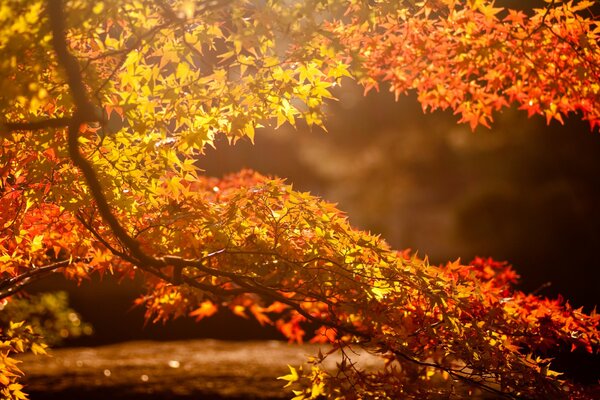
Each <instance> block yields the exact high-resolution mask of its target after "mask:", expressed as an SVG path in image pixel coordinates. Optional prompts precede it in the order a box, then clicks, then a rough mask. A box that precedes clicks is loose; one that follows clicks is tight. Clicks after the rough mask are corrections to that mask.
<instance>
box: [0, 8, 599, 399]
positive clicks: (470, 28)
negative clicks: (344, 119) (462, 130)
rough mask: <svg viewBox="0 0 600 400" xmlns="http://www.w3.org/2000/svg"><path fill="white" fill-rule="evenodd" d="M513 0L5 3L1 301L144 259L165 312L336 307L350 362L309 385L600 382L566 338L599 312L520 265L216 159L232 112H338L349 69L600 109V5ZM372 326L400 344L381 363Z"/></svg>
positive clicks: (304, 318)
mask: <svg viewBox="0 0 600 400" xmlns="http://www.w3.org/2000/svg"><path fill="white" fill-rule="evenodd" d="M491 4H492V3H488V2H482V1H474V2H473V1H466V2H465V1H439V2H435V4H433V2H424V3H418V2H417V3H415V2H404V1H389V2H377V1H376V2H366V1H365V2H363V1H348V0H329V1H320V0H314V1H307V2H295V1H278V0H270V1H267V2H263V1H252V0H240V1H225V0H220V1H219V0H217V1H188V0H180V1H167V0H162V1H161V0H158V1H157V0H152V1H150V0H128V1H117V0H105V1H102V2H96V3H93V4H91V3H89V2H86V1H79V0H73V1H70V2H67V3H64V4H63V1H60V0H48V1H25V0H11V1H8V2H4V3H3V4H2V5H1V6H0V50H2V52H3V53H6V54H7V56H6V57H4V58H3V59H2V60H0V85H1V86H2V87H3V88H4V87H7V88H9V89H7V90H6V91H3V92H2V93H1V94H0V110H1V111H2V115H1V116H0V118H1V119H0V209H1V210H2V213H0V277H1V279H2V281H1V283H0V299H8V300H10V301H14V297H13V296H14V294H15V293H16V292H18V291H20V290H21V289H23V288H25V287H26V286H27V285H28V284H29V283H31V282H32V281H35V280H36V279H40V278H42V277H44V276H46V275H47V274H48V273H53V272H60V273H63V274H64V275H65V276H67V277H68V278H70V279H74V280H80V279H85V278H87V277H88V276H89V274H91V273H99V274H103V273H113V274H116V275H119V276H121V277H133V276H137V275H139V276H141V277H142V278H143V279H144V280H145V282H146V283H147V288H148V292H147V294H146V295H144V296H142V297H140V299H139V300H138V301H137V303H138V304H143V305H145V306H146V307H147V317H148V319H150V320H152V321H155V322H157V321H164V320H166V319H169V318H176V317H178V316H184V315H189V316H192V317H195V318H196V319H198V320H200V319H202V318H205V317H208V316H210V315H212V314H214V313H215V312H216V311H217V310H218V309H219V308H221V307H228V308H230V309H231V310H232V311H233V312H234V313H236V314H238V315H243V316H249V315H251V316H254V317H255V318H256V319H257V320H258V321H259V322H261V323H263V324H273V325H275V326H276V327H277V328H278V329H279V330H280V331H281V332H282V333H283V334H284V335H285V336H286V337H287V338H288V339H289V340H291V341H298V342H299V341H302V340H303V338H304V336H305V334H306V333H305V330H306V324H305V323H310V324H313V325H315V324H316V325H317V326H319V328H318V330H317V334H316V336H315V337H314V338H313V340H314V341H323V342H325V341H327V342H332V343H333V344H334V352H336V353H338V354H341V357H342V362H341V363H340V364H339V366H338V370H337V371H335V372H331V371H327V370H326V369H324V368H323V367H322V365H321V362H322V361H323V359H324V356H322V355H321V356H319V357H316V358H315V359H314V360H313V368H312V369H311V371H308V372H304V373H302V374H300V373H298V371H297V370H293V371H292V372H293V373H292V374H291V375H290V376H288V378H287V380H288V381H290V382H291V383H294V384H304V386H305V388H304V389H303V388H298V389H297V397H298V398H299V399H301V398H316V397H318V396H325V397H328V398H376V397H379V398H399V397H402V398H404V397H408V398H411V397H412V398H427V397H435V396H438V395H440V394H446V395H448V396H450V395H453V394H460V393H462V391H463V390H473V389H477V390H484V391H488V392H492V393H494V394H499V395H504V396H506V397H513V398H514V397H522V396H527V397H538V398H539V397H542V398H548V397H552V396H557V397H559V396H569V397H572V398H586V396H587V397H590V396H589V395H587V394H586V393H585V391H584V389H582V388H580V387H578V386H577V385H574V384H572V383H569V382H566V381H564V380H562V379H560V377H559V376H557V374H556V373H555V372H553V371H552V370H550V369H549V359H548V357H549V356H548V354H550V353H549V352H551V351H552V350H554V349H556V348H557V347H558V346H564V345H567V346H569V347H571V348H574V349H577V348H581V349H583V350H585V351H588V352H597V351H598V346H599V337H598V323H599V317H598V315H597V314H595V313H593V314H592V315H586V314H584V313H582V312H581V310H574V309H572V308H571V307H570V306H569V305H568V304H562V303H561V302H558V301H549V300H546V299H543V298H540V297H536V296H532V295H525V294H523V293H521V292H518V291H515V290H514V289H513V288H512V287H511V285H512V284H513V283H514V281H515V279H516V275H515V274H514V272H513V271H512V269H510V267H508V266H507V265H504V264H498V263H495V262H493V261H491V260H480V259H478V260H476V261H475V262H474V263H472V264H470V265H461V264H459V263H451V264H448V265H446V266H442V267H437V266H431V265H429V263H428V262H427V260H426V259H420V258H418V257H416V256H411V255H410V254H408V253H405V252H397V251H394V250H392V249H390V248H389V247H388V245H387V244H386V243H385V242H384V241H383V240H382V239H380V238H379V237H377V236H374V235H371V234H369V233H366V232H361V231H358V230H355V229H353V228H352V227H351V226H350V225H349V223H348V221H347V219H346V218H345V216H344V215H343V214H342V213H341V212H339V211H338V210H337V209H336V208H335V207H334V206H333V205H332V204H329V203H327V202H324V201H322V200H320V199H317V198H315V197H313V196H311V195H310V194H307V193H300V192H297V191H295V190H293V189H292V187H291V186H289V185H286V184H285V183H284V182H283V181H281V180H277V179H269V178H265V177H263V176H260V175H258V174H255V173H253V172H251V171H242V172H241V173H239V174H235V175H231V176H229V177H226V178H223V179H211V178H207V177H204V176H202V175H201V174H200V173H199V171H200V170H199V168H198V166H199V165H200V163H201V158H199V156H200V155H201V154H202V152H203V150H204V148H205V146H207V145H212V144H213V142H214V139H215V136H216V135H218V134H223V135H225V136H226V137H227V138H229V140H230V141H232V142H235V141H236V140H239V139H240V138H243V137H246V138H249V139H250V140H252V139H253V137H254V129H255V128H256V127H260V126H261V125H274V126H279V125H281V124H283V123H286V122H287V123H290V124H294V123H295V121H296V119H298V118H303V119H304V120H305V121H306V122H307V123H308V124H309V125H317V126H322V124H323V113H324V108H323V102H324V100H325V99H327V98H330V97H332V95H331V92H330V88H331V87H332V86H334V85H336V84H339V83H340V79H341V78H342V77H344V76H349V75H350V73H351V71H352V73H354V74H355V75H356V77H357V78H358V79H359V80H362V81H363V83H364V84H365V85H366V88H367V89H368V88H369V87H370V86H373V85H375V82H378V81H379V82H386V81H387V82H390V83H391V84H392V90H393V91H396V93H401V92H403V91H405V90H409V89H417V91H418V92H419V94H420V96H419V98H420V101H421V102H422V103H423V105H424V106H425V107H429V108H436V107H441V108H445V107H451V108H452V109H454V110H455V111H457V112H459V113H461V114H462V117H463V120H465V121H469V122H470V123H471V124H472V126H476V125H477V124H479V123H482V124H487V123H488V122H489V121H490V120H491V112H492V110H494V109H497V108H499V107H500V106H504V105H507V104H508V103H510V102H514V101H516V102H518V103H519V104H522V105H529V107H530V110H532V108H531V107H532V104H530V103H531V102H532V101H533V102H534V104H535V102H537V103H539V104H540V107H541V108H540V109H539V110H537V109H533V110H534V113H535V112H538V111H540V112H547V111H548V110H551V111H552V109H553V107H554V108H556V107H557V108H556V109H555V110H554V111H553V114H552V115H551V117H553V118H558V119H560V115H564V114H566V113H568V112H570V111H574V110H578V111H581V112H582V113H583V117H584V118H586V119H588V120H589V121H590V122H591V124H592V126H597V125H598V119H597V115H598V107H599V105H598V74H597V69H596V64H595V63H596V62H597V61H598V46H597V34H598V28H597V24H596V22H595V21H594V20H593V18H584V17H583V16H581V14H582V12H584V11H585V10H587V9H588V8H589V6H591V5H593V4H595V3H593V4H586V3H585V2H583V1H581V2H576V3H563V2H558V1H556V2H553V3H552V4H550V5H549V6H548V7H547V8H545V9H544V11H543V12H542V11H536V12H535V15H537V17H535V15H534V16H532V17H526V16H524V14H522V13H519V12H516V11H515V12H512V11H511V12H509V15H508V19H507V18H504V19H503V20H502V21H501V20H499V19H498V18H497V17H496V14H498V13H497V12H496V10H495V9H494V8H493V7H492V5H491ZM536 18H537V19H536ZM536 22H537V23H536ZM578 32H579V36H577V35H578ZM453 33H454V35H453ZM574 37H578V38H579V40H580V43H579V44H578V45H577V46H578V47H577V46H575V44H574V43H573V40H574ZM538 40H540V41H542V43H544V46H545V47H544V48H543V49H542V50H541V51H538V49H537V47H535V46H533V44H534V43H536V41H538ZM569 49H570V50H569ZM434 50H435V51H434ZM438 51H439V52H438ZM436 52H437V53H436ZM436 54H442V57H440V58H437V56H436ZM559 61H560V62H559ZM551 65H552V66H551ZM507 68H508V69H507ZM550 69H551V71H550ZM580 78H581V79H580ZM583 78H585V79H583ZM582 79H583V80H582ZM558 100H560V101H558ZM553 105H555V106H553ZM21 328H22V329H21ZM30 330H31V329H30V328H25V325H19V324H14V323H9V328H8V330H5V331H3V333H2V334H3V335H5V336H6V337H7V340H8V343H9V344H7V346H8V347H6V351H3V353H2V354H3V355H4V354H5V355H6V356H5V358H4V360H5V362H4V366H2V367H1V368H0V371H2V373H3V374H4V375H3V376H6V379H5V380H3V381H2V382H0V384H1V385H3V386H2V388H3V390H4V389H5V388H6V389H5V393H4V395H5V397H7V398H19V396H22V395H21V394H20V388H19V387H17V386H10V385H15V384H17V383H15V380H16V379H17V378H18V376H19V371H18V370H16V369H14V368H16V367H14V363H13V361H11V360H12V358H9V356H10V354H12V353H14V352H16V351H23V350H24V349H25V348H26V347H27V346H33V344H30V343H34V342H33V339H28V338H33V336H31V331H30ZM28 335H29V336H28ZM12 340H16V341H19V340H21V341H24V342H22V344H21V345H17V344H15V345H14V346H13V345H11V344H10V343H12V342H11V341H12ZM36 340H37V339H36ZM15 343H16V342H15ZM19 343H21V342H19ZM35 343H37V342H35ZM354 347H360V348H362V349H365V350H367V351H371V352H373V353H374V354H377V355H379V356H381V357H382V358H383V359H385V360H386V364H385V366H384V367H382V368H381V369H380V370H377V371H365V370H361V369H360V368H359V367H358V366H356V365H355V364H354V363H353V362H352V361H351V359H350V358H349V357H348V356H347V354H348V352H349V351H351V350H352V349H353V348H354ZM38 350H39V349H38ZM38 350H36V351H38ZM17 385H18V384H17ZM11 387H12V388H13V389H10V388H11Z"/></svg>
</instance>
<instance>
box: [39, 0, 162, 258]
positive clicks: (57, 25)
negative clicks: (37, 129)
mask: <svg viewBox="0 0 600 400" xmlns="http://www.w3.org/2000/svg"><path fill="white" fill-rule="evenodd" d="M63 7H64V4H63V0H48V7H47V11H48V15H49V19H50V27H51V30H52V46H53V48H54V51H55V52H56V56H57V58H58V61H59V64H60V65H61V66H62V67H63V68H64V70H65V72H66V74H67V83H68V85H69V90H70V92H71V95H72V96H73V101H74V103H75V113H74V115H73V117H72V118H71V120H70V122H69V124H68V148H69V156H70V158H71V160H72V161H73V164H74V165H75V166H76V167H78V168H79V169H80V170H81V172H82V173H83V176H84V178H85V180H86V183H87V185H88V187H89V189H90V192H91V194H92V198H93V199H94V200H95V201H96V204H97V206H98V211H99V212H100V215H101V216H102V218H103V219H104V221H105V222H106V223H107V224H108V226H109V227H110V228H111V230H112V232H113V234H114V235H115V236H116V237H117V238H118V239H119V240H120V241H121V242H122V243H123V244H124V245H125V247H127V248H128V249H129V250H130V251H131V254H132V255H133V256H134V257H135V258H136V259H138V260H139V261H140V262H142V263H144V264H149V265H157V264H159V261H158V260H157V259H155V258H153V257H150V256H148V255H147V254H145V253H144V252H143V251H141V249H140V244H139V243H138V242H137V241H136V240H135V239H134V238H132V237H131V236H130V235H129V234H128V233H127V232H126V231H125V228H123V226H122V225H121V223H120V222H119V221H118V220H117V218H116V217H115V215H114V214H113V213H112V211H111V209H110V206H109V204H108V201H107V200H106V196H105V195H104V192H103V189H102V185H101V184H100V181H99V179H98V176H97V174H96V171H95V170H94V168H93V167H92V164H91V163H90V162H89V161H88V160H87V159H86V158H85V157H84V156H83V155H82V154H81V152H80V150H79V129H80V126H81V124H82V123H84V122H86V121H89V120H94V119H95V120H97V121H100V118H99V117H98V116H96V115H95V112H94V106H93V104H92V103H91V102H90V100H89V98H88V93H87V89H86V87H85V85H84V83H83V77H82V75H81V70H80V68H79V63H78V62H77V59H76V58H75V57H74V56H73V55H72V54H71V53H70V51H69V48H68V45H67V39H66V35H65V31H66V26H65V20H66V18H65V13H64V8H63Z"/></svg>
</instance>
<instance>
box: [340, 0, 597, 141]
mask: <svg viewBox="0 0 600 400" xmlns="http://www.w3.org/2000/svg"><path fill="white" fill-rule="evenodd" d="M546 3H547V6H546V7H541V8H535V9H533V10H532V11H531V12H530V15H528V14H526V13H525V12H524V11H521V10H512V9H504V8H500V7H495V5H494V1H493V0H492V1H489V0H470V1H456V0H439V1H425V2H416V3H413V2H405V3H403V4H402V5H401V6H400V7H398V8H395V7H394V5H391V4H390V3H387V2H386V4H385V6H384V7H382V8H381V9H378V10H377V9H376V10H374V11H372V13H371V14H370V20H369V21H368V23H362V24H357V23H356V22H357V21H356V19H352V20H351V21H350V22H348V23H344V22H338V23H337V24H335V25H334V31H335V32H338V33H339V34H340V35H341V36H342V37H343V38H344V39H343V41H344V43H346V44H347V46H348V48H349V50H350V51H351V52H350V53H349V55H350V56H352V57H354V58H356V59H357V60H358V61H359V62H360V63H362V64H363V66H364V68H365V70H366V71H365V72H364V73H365V75H364V76H363V78H362V79H363V82H364V84H365V89H366V90H367V91H368V90H370V89H372V88H378V87H379V84H380V82H389V84H390V90H391V91H392V92H394V93H395V94H396V96H399V95H401V94H403V93H406V92H407V91H408V90H416V91H417V93H418V96H419V101H420V102H421V104H422V106H423V109H424V110H428V109H429V110H436V109H448V108H449V109H451V110H454V112H455V114H458V115H460V122H466V123H469V124H470V125H471V128H472V129H475V127H477V126H478V125H484V126H487V127H489V124H490V123H491V122H492V121H493V112H494V111H497V110H500V109H502V108H504V107H507V106H510V105H513V104H515V103H516V104H517V105H518V107H519V108H520V109H523V110H526V111H527V113H528V115H530V116H531V115H536V114H539V115H543V116H545V118H546V120H547V122H548V123H550V121H552V120H557V121H559V122H560V123H563V117H564V116H566V115H568V114H569V113H572V112H576V113H580V114H581V115H582V117H583V119H585V120H588V121H589V123H590V126H591V127H592V129H594V128H597V127H600V109H599V108H598V102H597V99H598V96H599V95H600V85H599V84H598V80H599V77H600V63H599V61H598V60H600V46H599V44H598V43H599V39H600V26H599V25H598V20H597V18H596V15H595V14H594V12H597V8H596V11H594V7H597V3H596V2H595V1H588V0H570V1H562V0H546ZM351 10H353V11H354V12H358V11H359V10H360V5H356V6H354V7H353V8H351ZM357 18H359V17H357Z"/></svg>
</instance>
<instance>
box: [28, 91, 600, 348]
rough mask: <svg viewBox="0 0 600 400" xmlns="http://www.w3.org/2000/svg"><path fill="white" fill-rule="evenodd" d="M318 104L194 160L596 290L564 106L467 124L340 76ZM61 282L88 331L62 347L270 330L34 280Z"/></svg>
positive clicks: (597, 138)
mask: <svg viewBox="0 0 600 400" xmlns="http://www.w3.org/2000/svg"><path fill="white" fill-rule="evenodd" d="M337 95H338V96H339V98H340V100H339V101H338V102H331V103H330V104H329V105H328V107H329V115H330V118H329V120H328V121H327V123H326V125H327V129H328V132H327V133H325V132H323V131H321V130H320V129H313V130H309V129H308V128H306V127H304V126H302V125H299V126H298V128H297V129H294V128H291V127H282V128H280V129H279V130H277V131H272V130H269V129H263V130H262V131H260V132H258V133H257V136H256V143H255V145H252V144H250V143H249V142H244V141H241V142H239V143H238V144H236V145H235V146H230V145H228V143H227V141H226V140H225V139H224V138H221V139H220V140H218V141H217V145H216V148H215V149H208V150H207V154H206V156H205V157H204V158H203V159H201V160H200V165H201V167H202V168H203V169H205V171H206V173H207V174H208V175H213V176H222V175H223V174H227V173H230V172H235V171H238V170H240V169H242V168H252V169H254V170H256V171H258V172H260V173H262V174H266V175H273V176H279V177H283V178H286V179H287V182H289V183H291V184H293V185H294V187H295V188H296V189H297V190H301V191H310V192H311V193H313V194H315V195H318V196H321V197H323V198H324V199H326V200H328V201H331V202H336V203H338V206H339V208H340V209H341V210H343V211H345V212H347V213H348V215H349V218H350V221H351V223H352V224H353V225H354V226H356V227H358V228H361V229H365V230H369V231H371V232H373V233H379V234H381V235H382V236H383V237H384V238H385V239H386V240H387V241H388V242H389V243H390V244H391V245H392V246H393V247H394V248H397V249H405V248H411V249H413V251H418V253H419V254H420V255H428V256H429V259H430V261H431V262H432V263H433V264H438V263H445V262H447V261H453V260H456V259H457V258H461V260H462V261H463V262H468V261H470V260H471V259H472V258H473V257H475V256H491V257H493V258H495V259H497V260H506V261H509V262H510V263H512V264H513V265H514V267H515V269H516V270H517V271H518V272H519V273H520V275H521V277H522V278H521V284H520V287H521V288H522V289H523V290H525V291H528V292H531V291H537V293H538V294H541V295H545V296H549V297H556V296H558V295H559V294H560V295H563V296H564V297H565V298H567V299H569V301H570V303H571V304H572V305H573V306H576V307H579V306H584V309H585V311H587V312H589V311H591V310H592V308H593V307H594V305H595V304H597V303H598V299H599V297H600V296H599V294H598V293H599V289H600V285H599V282H600V279H599V278H600V273H599V269H600V209H599V207H598V205H599V204H600V202H599V201H600V178H599V177H600V135H599V134H598V133H597V132H590V130H589V125H587V124H586V123H584V122H581V121H579V120H578V118H577V117H576V116H574V117H572V118H570V119H568V120H567V121H566V123H565V125H564V126H562V125H559V124H557V123H555V122H553V123H552V124H551V125H550V126H547V125H545V122H544V121H543V119H542V118H541V117H537V118H532V119H528V118H527V116H526V114H525V112H521V111H517V110H506V111H504V112H503V113H502V114H497V115H496V116H495V119H496V121H495V123H494V124H493V128H492V129H491V130H489V129H486V128H483V127H482V128H478V129H477V130H476V132H471V130H470V128H469V127H468V126H466V125H457V123H456V120H457V118H456V117H455V116H453V115H452V114H451V113H449V112H436V113H433V114H423V112H422V110H421V108H420V105H419V104H418V103H417V101H416V99H415V98H414V97H413V96H409V97H402V98H401V99H400V100H399V101H398V102H394V99H393V95H392V94H390V93H370V94H369V95H368V96H366V97H364V96H363V94H362V89H361V88H359V87H357V86H356V85H354V83H352V82H346V83H345V85H344V87H343V88H342V89H339V91H338V93H337ZM47 290H67V291H68V293H69V296H70V304H71V306H72V307H73V308H74V309H75V310H76V311H77V312H79V313H80V314H81V316H82V320H84V321H87V322H89V323H90V324H91V325H92V326H93V328H94V332H95V333H94V335H92V336H89V337H84V338H80V339H77V340H76V341H73V342H67V345H82V344H85V345H98V344H106V343H114V342H121V341H126V340H133V339H154V340H171V339H188V338H200V337H202V338H205V337H212V338H219V339H225V340H250V339H279V338H281V336H280V335H279V334H278V333H277V332H276V331H275V330H274V329H268V328H267V329H265V328H261V327H260V326H258V324H257V323H255V322H254V321H250V320H242V319H240V318H237V317H233V316H232V315H230V314H228V313H227V312H223V313H219V314H217V315H216V316H214V317H212V318H209V319H206V320H204V321H202V322H201V323H194V322H193V321H191V320H185V319H180V320H176V321H173V322H169V323H167V324H166V325H152V324H148V325H146V326H144V321H143V310H142V309H132V308H131V306H132V301H133V299H134V298H135V297H136V296H137V295H139V293H140V283H139V282H136V281H128V282H122V283H121V284H118V283H117V282H114V281H112V280H111V279H110V278H107V277H105V278H104V279H103V280H102V281H100V280H99V279H92V280H91V281H89V282H83V283H82V284H81V285H80V286H75V285H74V284H73V283H71V282H65V281H63V280H61V279H60V278H56V279H52V280H48V281H46V282H40V283H39V284H38V285H37V287H36V288H35V291H47Z"/></svg>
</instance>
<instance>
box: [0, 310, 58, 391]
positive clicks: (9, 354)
mask: <svg viewBox="0 0 600 400" xmlns="http://www.w3.org/2000/svg"><path fill="white" fill-rule="evenodd" d="M46 347H47V345H46V344H45V343H44V342H43V339H42V338H41V337H40V335H38V334H36V333H34V331H33V329H32V328H31V326H29V325H25V323H24V322H23V321H21V322H10V323H9V325H8V326H7V327H3V328H2V329H0V394H2V398H4V399H16V400H19V399H26V398H27V395H26V394H25V393H24V392H22V391H21V389H23V385H21V384H20V383H18V379H19V378H20V377H21V376H22V375H23V371H21V370H20V369H19V367H18V364H19V362H20V361H18V360H16V359H15V358H14V357H13V356H14V355H15V354H19V353H23V352H25V351H28V350H31V351H32V352H33V353H34V354H46Z"/></svg>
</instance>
